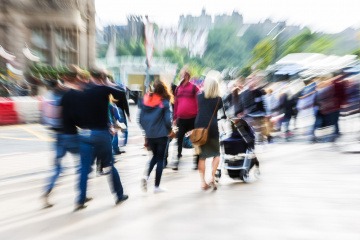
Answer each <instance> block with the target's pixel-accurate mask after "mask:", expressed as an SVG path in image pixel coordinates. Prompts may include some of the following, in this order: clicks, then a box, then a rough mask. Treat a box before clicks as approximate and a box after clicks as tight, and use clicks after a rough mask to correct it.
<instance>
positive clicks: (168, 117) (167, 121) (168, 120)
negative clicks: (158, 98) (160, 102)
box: [164, 101, 172, 132]
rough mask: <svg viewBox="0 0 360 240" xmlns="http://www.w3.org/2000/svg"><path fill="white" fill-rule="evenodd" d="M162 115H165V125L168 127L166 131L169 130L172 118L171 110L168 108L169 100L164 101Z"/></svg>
mask: <svg viewBox="0 0 360 240" xmlns="http://www.w3.org/2000/svg"><path fill="white" fill-rule="evenodd" d="M164 112H165V113H164V115H165V116H164V117H165V126H166V128H167V129H168V131H169V132H170V130H171V123H172V118H171V110H170V103H169V101H164Z"/></svg>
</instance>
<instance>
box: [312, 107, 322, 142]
mask: <svg viewBox="0 0 360 240" xmlns="http://www.w3.org/2000/svg"><path fill="white" fill-rule="evenodd" d="M322 124H323V116H322V114H320V112H317V113H316V114H315V122H314V125H313V127H312V128H311V132H310V135H311V140H312V141H316V136H315V130H316V129H317V128H319V127H321V126H322Z"/></svg>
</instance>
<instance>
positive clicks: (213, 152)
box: [195, 70, 223, 190]
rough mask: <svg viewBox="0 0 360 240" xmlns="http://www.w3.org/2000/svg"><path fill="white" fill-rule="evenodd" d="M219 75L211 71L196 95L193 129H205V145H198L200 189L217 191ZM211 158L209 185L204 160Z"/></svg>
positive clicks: (219, 107) (220, 106) (220, 100)
mask: <svg viewBox="0 0 360 240" xmlns="http://www.w3.org/2000/svg"><path fill="white" fill-rule="evenodd" d="M220 79H221V74H220V72H218V71H214V70H211V71H209V73H208V74H207V75H206V78H205V80H204V87H203V91H202V93H201V94H198V95H197V100H198V115H197V117H196V119H195V129H199V128H207V133H208V136H207V140H206V143H205V144H203V145H200V146H199V148H200V159H199V173H200V179H201V183H202V185H201V188H202V189H203V190H207V189H209V188H210V187H211V186H212V187H213V188H214V190H216V189H217V186H216V183H215V173H216V169H217V167H218V165H219V162H220V143H219V129H218V123H217V111H218V110H219V109H221V108H222V107H223V103H222V99H221V97H220V92H219V83H218V81H219V80H220ZM210 157H212V158H213V161H212V174H211V176H212V178H211V181H210V183H206V181H205V160H206V159H207V158H210Z"/></svg>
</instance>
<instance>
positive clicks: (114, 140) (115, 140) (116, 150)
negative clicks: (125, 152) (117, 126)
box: [111, 132, 120, 154]
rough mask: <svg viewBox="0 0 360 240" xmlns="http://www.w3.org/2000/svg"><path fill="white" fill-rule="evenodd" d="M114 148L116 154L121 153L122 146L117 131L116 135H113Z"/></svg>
mask: <svg viewBox="0 0 360 240" xmlns="http://www.w3.org/2000/svg"><path fill="white" fill-rule="evenodd" d="M111 144H112V149H113V152H114V154H119V153H120V148H119V135H118V133H117V132H116V133H115V135H114V136H113V137H112V142H111Z"/></svg>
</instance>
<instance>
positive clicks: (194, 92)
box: [192, 84, 196, 96]
mask: <svg viewBox="0 0 360 240" xmlns="http://www.w3.org/2000/svg"><path fill="white" fill-rule="evenodd" d="M192 85H193V95H194V96H195V95H196V85H195V84H192Z"/></svg>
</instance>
